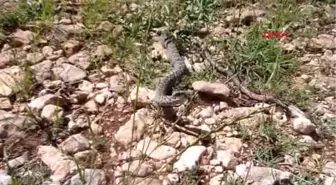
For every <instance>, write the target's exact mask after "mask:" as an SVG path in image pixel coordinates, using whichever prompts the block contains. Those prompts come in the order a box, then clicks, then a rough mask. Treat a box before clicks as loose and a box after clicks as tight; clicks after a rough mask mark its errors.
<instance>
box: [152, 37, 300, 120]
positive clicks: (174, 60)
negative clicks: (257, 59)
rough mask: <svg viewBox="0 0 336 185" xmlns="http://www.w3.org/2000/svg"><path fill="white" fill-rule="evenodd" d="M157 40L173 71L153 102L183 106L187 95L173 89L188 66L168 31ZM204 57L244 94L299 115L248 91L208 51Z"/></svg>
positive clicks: (162, 81) (290, 108)
mask: <svg viewBox="0 0 336 185" xmlns="http://www.w3.org/2000/svg"><path fill="white" fill-rule="evenodd" d="M156 40H157V41H159V42H161V44H162V46H163V47H164V48H165V49H166V54H167V56H168V59H169V60H170V63H171V65H172V66H173V69H172V70H171V71H170V72H169V73H168V74H167V75H166V76H165V77H163V78H162V79H160V80H159V83H158V85H157V88H156V91H155V95H154V98H153V102H154V103H155V104H156V105H159V106H161V107H168V106H170V107H171V106H178V105H181V104H182V103H183V102H184V101H185V100H186V98H185V95H183V94H181V93H176V92H174V91H173V87H174V86H175V85H177V83H178V82H179V81H180V80H181V79H182V77H183V75H185V74H186V73H187V72H188V69H187V66H186V64H185V62H184V60H183V58H182V56H181V55H180V54H179V51H178V49H177V47H176V45H175V44H174V43H173V42H172V39H171V38H169V37H168V36H167V31H165V32H163V33H162V34H161V36H160V37H157V38H156ZM202 55H203V57H204V58H205V59H206V60H208V61H209V62H210V63H211V65H213V66H214V68H215V69H216V70H217V71H218V72H220V73H222V74H225V75H227V76H231V78H230V79H231V80H232V81H233V83H234V84H235V86H237V87H238V89H239V90H240V91H241V92H242V93H244V94H246V95H247V96H248V97H249V98H251V99H253V100H257V101H261V102H270V103H274V104H276V105H277V106H279V107H281V108H282V109H283V110H284V111H285V112H286V114H287V115H288V116H295V115H297V114H296V113H295V112H296V111H295V109H294V108H295V107H293V106H288V105H286V104H285V103H284V102H283V101H281V100H279V99H277V98H275V97H274V96H272V95H264V94H257V93H255V92H253V91H251V90H250V89H248V88H247V87H246V86H244V85H243V84H242V83H241V82H240V80H239V79H238V78H237V77H236V76H235V75H234V73H233V72H232V70H230V69H229V68H224V67H222V66H221V65H219V64H217V63H216V62H214V61H213V60H212V57H211V56H210V53H209V51H208V50H205V49H203V52H202Z"/></svg>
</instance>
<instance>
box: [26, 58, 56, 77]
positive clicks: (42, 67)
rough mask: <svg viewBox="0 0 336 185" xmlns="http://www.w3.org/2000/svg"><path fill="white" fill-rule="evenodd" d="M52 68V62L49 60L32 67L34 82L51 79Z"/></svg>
mask: <svg viewBox="0 0 336 185" xmlns="http://www.w3.org/2000/svg"><path fill="white" fill-rule="evenodd" d="M52 66H53V62H52V61H51V60H44V61H43V62H41V63H38V64H35V65H33V66H32V67H31V68H32V70H33V72H34V74H35V78H36V80H37V81H38V82H44V81H45V80H48V79H51V77H52V73H51V69H52Z"/></svg>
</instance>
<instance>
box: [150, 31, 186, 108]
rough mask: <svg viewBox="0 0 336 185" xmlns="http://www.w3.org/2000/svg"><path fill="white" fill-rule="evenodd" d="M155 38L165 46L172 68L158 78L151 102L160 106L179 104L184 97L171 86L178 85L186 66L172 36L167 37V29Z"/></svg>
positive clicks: (184, 73)
mask: <svg viewBox="0 0 336 185" xmlns="http://www.w3.org/2000/svg"><path fill="white" fill-rule="evenodd" d="M155 39H156V40H157V41H159V42H161V44H162V46H163V48H165V50H166V55H167V56H168V60H169V61H170V63H171V65H172V67H173V69H172V70H171V71H170V72H169V73H168V74H167V75H166V76H164V77H163V78H161V79H160V80H159V82H158V85H157V88H156V90H155V95H154V98H153V102H154V103H155V104H156V105H158V106H161V107H172V106H178V105H181V104H182V103H184V102H185V101H186V97H185V95H184V94H183V93H181V92H177V91H173V88H174V86H176V85H178V83H179V82H180V81H181V79H182V77H183V76H184V75H186V74H187V72H188V69H187V66H186V64H185V62H184V59H183V57H182V56H181V55H180V53H179V51H178V49H177V47H176V45H175V44H174V42H173V40H172V38H171V37H168V33H167V31H164V32H162V33H161V35H160V36H159V37H156V38H155Z"/></svg>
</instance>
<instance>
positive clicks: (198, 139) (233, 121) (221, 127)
mask: <svg viewBox="0 0 336 185" xmlns="http://www.w3.org/2000/svg"><path fill="white" fill-rule="evenodd" d="M267 108H269V107H267ZM265 110H266V108H261V109H258V110H256V111H253V112H251V113H250V114H248V115H246V116H243V117H238V118H235V119H233V120H231V121H229V122H227V123H224V124H222V125H220V126H218V127H217V128H216V129H214V130H211V131H210V132H208V133H206V134H205V135H203V136H200V137H199V138H197V139H196V140H195V141H194V142H193V143H191V144H190V145H189V146H188V147H185V148H184V149H182V150H181V151H180V152H179V153H177V154H176V155H175V156H174V157H173V158H171V159H170V160H169V161H168V162H167V163H166V164H165V165H163V166H162V167H161V168H160V169H159V171H161V170H163V169H164V168H165V167H166V166H167V165H168V164H170V163H172V162H173V161H174V160H175V159H176V158H177V157H178V156H179V155H181V154H182V153H183V152H185V151H186V150H187V149H188V148H189V147H191V146H194V145H196V144H197V143H198V142H199V141H201V140H203V139H205V138H207V137H209V136H210V135H211V134H213V133H217V132H219V131H221V130H223V128H224V127H225V126H229V125H232V124H234V123H236V122H237V121H240V120H243V119H246V118H248V117H249V116H251V115H253V114H256V113H260V112H263V111H265Z"/></svg>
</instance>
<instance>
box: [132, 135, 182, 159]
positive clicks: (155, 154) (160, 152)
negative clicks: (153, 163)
mask: <svg viewBox="0 0 336 185" xmlns="http://www.w3.org/2000/svg"><path fill="white" fill-rule="evenodd" d="M137 150H139V151H141V152H142V153H144V154H146V155H147V156H149V157H151V158H153V159H157V160H163V159H167V158H169V157H172V156H174V155H175V154H176V153H177V150H176V149H175V148H173V147H171V146H167V145H159V143H157V142H156V141H153V140H152V139H151V138H146V139H144V140H141V141H140V142H139V143H138V144H137Z"/></svg>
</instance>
